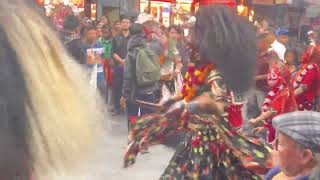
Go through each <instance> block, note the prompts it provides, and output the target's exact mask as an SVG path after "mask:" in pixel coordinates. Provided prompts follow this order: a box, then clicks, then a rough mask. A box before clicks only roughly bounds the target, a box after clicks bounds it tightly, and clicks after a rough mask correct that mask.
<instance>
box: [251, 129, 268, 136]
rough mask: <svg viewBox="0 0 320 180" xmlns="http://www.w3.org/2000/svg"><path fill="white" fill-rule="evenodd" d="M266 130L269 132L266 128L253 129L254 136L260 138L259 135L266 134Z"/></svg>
mask: <svg viewBox="0 0 320 180" xmlns="http://www.w3.org/2000/svg"><path fill="white" fill-rule="evenodd" d="M266 130H267V129H266V128H264V127H257V128H254V129H253V134H254V135H255V136H258V135H259V134H261V133H263V132H265V131H266Z"/></svg>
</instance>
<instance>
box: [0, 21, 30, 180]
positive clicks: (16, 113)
mask: <svg viewBox="0 0 320 180" xmlns="http://www.w3.org/2000/svg"><path fill="white" fill-rule="evenodd" d="M0 42H1V43H0V84H1V85H0V118H1V121H0V147H1V148H0V172H1V175H0V177H1V179H2V178H4V179H15V178H17V177H16V176H22V177H27V176H29V174H28V170H27V168H28V166H29V168H30V167H31V166H30V165H31V162H30V160H31V159H27V157H30V156H29V153H30V152H28V150H29V149H30V148H29V145H28V141H27V140H28V139H29V136H28V133H27V129H28V128H27V127H28V118H27V112H26V110H25V103H26V102H27V97H28V96H27V94H28V93H27V89H26V84H25V80H24V76H23V73H22V70H21V68H20V65H19V63H18V58H17V55H16V53H15V51H14V50H13V48H12V47H11V46H10V43H9V41H8V37H7V35H6V34H5V33H4V31H3V29H2V28H1V27H0ZM26 179H27V178H26Z"/></svg>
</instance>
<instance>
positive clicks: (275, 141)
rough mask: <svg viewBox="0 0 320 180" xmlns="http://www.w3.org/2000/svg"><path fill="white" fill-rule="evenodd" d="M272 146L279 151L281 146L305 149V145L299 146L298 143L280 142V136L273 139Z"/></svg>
mask: <svg viewBox="0 0 320 180" xmlns="http://www.w3.org/2000/svg"><path fill="white" fill-rule="evenodd" d="M272 147H273V149H274V150H275V151H278V150H279V147H282V148H284V147H285V148H289V149H304V148H303V147H301V146H299V145H298V144H295V145H288V144H282V143H279V138H278V137H277V138H276V139H275V140H274V141H273V144H272Z"/></svg>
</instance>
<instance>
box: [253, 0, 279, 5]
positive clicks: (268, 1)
mask: <svg viewBox="0 0 320 180" xmlns="http://www.w3.org/2000/svg"><path fill="white" fill-rule="evenodd" d="M252 3H253V4H264V5H272V4H274V0H253V1H252Z"/></svg>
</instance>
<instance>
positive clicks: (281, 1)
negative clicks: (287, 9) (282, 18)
mask: <svg viewBox="0 0 320 180" xmlns="http://www.w3.org/2000/svg"><path fill="white" fill-rule="evenodd" d="M275 3H276V4H287V3H288V0H275Z"/></svg>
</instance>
